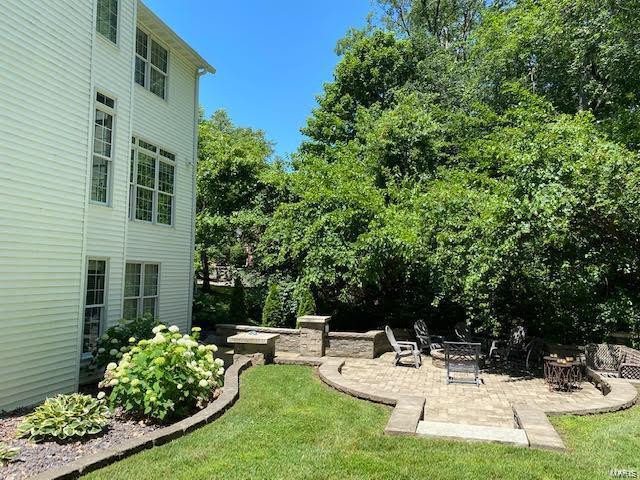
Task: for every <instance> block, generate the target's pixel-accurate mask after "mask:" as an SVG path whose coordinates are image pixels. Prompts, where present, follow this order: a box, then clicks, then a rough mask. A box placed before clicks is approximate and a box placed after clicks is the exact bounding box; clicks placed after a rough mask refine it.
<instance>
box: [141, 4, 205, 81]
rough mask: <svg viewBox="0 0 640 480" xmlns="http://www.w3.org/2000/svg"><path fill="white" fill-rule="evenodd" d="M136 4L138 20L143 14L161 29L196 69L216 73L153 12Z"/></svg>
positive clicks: (143, 5) (142, 5) (144, 6)
mask: <svg viewBox="0 0 640 480" xmlns="http://www.w3.org/2000/svg"><path fill="white" fill-rule="evenodd" d="M137 3H138V19H140V12H141V11H142V12H143V14H144V15H143V16H144V17H145V19H147V20H149V19H150V20H151V21H152V22H154V23H155V24H157V25H158V26H160V27H161V29H162V30H163V34H164V35H165V36H168V37H169V39H170V40H172V41H173V42H175V43H177V44H179V45H180V47H181V48H182V49H183V50H184V52H183V53H186V54H187V56H188V57H190V59H191V60H193V61H194V63H195V64H196V66H197V67H198V68H201V69H203V70H204V71H205V72H209V73H212V74H215V73H216V69H215V68H214V67H213V66H212V65H211V64H210V63H209V62H207V61H206V60H205V59H204V58H203V57H202V56H201V55H200V54H199V53H198V52H196V51H195V50H194V49H193V48H192V47H191V46H190V45H189V44H188V43H187V42H185V41H184V40H183V39H182V38H181V37H180V36H179V35H178V34H177V33H176V32H174V31H173V29H172V28H171V27H169V26H168V25H167V24H166V23H165V22H164V21H163V20H162V19H161V18H160V17H158V15H156V14H155V13H154V12H153V10H151V9H150V8H149V7H147V6H146V5H145V4H144V2H143V1H142V0H137Z"/></svg>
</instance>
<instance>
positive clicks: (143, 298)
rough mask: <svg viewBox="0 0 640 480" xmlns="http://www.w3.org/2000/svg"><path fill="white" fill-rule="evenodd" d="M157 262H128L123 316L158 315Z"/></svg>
mask: <svg viewBox="0 0 640 480" xmlns="http://www.w3.org/2000/svg"><path fill="white" fill-rule="evenodd" d="M159 272H160V265H158V264H157V263H127V266H126V270H125V277H124V304H123V306H122V317H123V318H126V319H133V318H137V317H141V316H143V315H146V314H151V315H152V316H154V317H157V316H158V277H159Z"/></svg>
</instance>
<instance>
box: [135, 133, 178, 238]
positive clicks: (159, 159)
mask: <svg viewBox="0 0 640 480" xmlns="http://www.w3.org/2000/svg"><path fill="white" fill-rule="evenodd" d="M140 142H143V143H147V144H149V145H151V146H153V147H155V149H156V151H155V152H154V151H153V150H148V149H147V148H145V147H143V146H141V145H140ZM161 150H162V151H164V152H166V153H169V154H171V155H173V157H174V159H173V160H172V159H170V158H168V157H166V156H164V155H162V154H161V153H160V151H161ZM131 151H132V152H133V157H132V158H131V157H130V160H129V162H130V164H131V166H130V168H131V172H130V174H129V220H131V221H135V222H142V223H149V224H154V225H160V226H163V227H174V226H175V215H176V184H177V177H178V162H177V158H176V155H175V154H174V153H173V152H171V151H170V150H168V149H166V148H162V147H160V146H158V145H157V144H155V143H153V142H149V141H147V140H145V139H143V138H140V137H139V136H133V137H132V138H131ZM140 152H142V153H144V154H145V155H147V156H149V157H152V158H153V159H154V161H155V169H154V170H155V180H154V187H153V188H150V187H146V186H144V185H138V154H139V153H140ZM161 163H165V164H167V165H170V166H172V167H173V185H172V193H167V192H165V191H162V190H160V164H161ZM138 188H142V189H144V190H150V191H152V192H153V195H152V209H151V210H152V211H151V221H149V220H144V219H139V218H136V207H137V200H138V195H137V193H138ZM160 193H162V194H163V195H169V196H170V197H171V219H170V222H169V223H161V222H158V197H159V194H160Z"/></svg>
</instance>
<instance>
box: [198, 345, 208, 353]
mask: <svg viewBox="0 0 640 480" xmlns="http://www.w3.org/2000/svg"><path fill="white" fill-rule="evenodd" d="M206 350H207V349H206V348H205V347H204V345H198V351H199V352H205V351H206Z"/></svg>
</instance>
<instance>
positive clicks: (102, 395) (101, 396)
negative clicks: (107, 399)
mask: <svg viewBox="0 0 640 480" xmlns="http://www.w3.org/2000/svg"><path fill="white" fill-rule="evenodd" d="M105 395H106V394H105V393H104V392H98V400H102V399H103V398H104V396H105Z"/></svg>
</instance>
